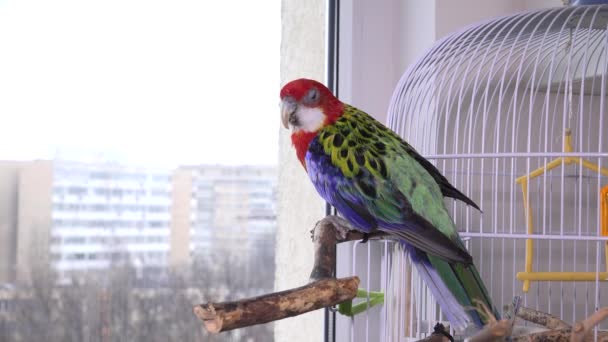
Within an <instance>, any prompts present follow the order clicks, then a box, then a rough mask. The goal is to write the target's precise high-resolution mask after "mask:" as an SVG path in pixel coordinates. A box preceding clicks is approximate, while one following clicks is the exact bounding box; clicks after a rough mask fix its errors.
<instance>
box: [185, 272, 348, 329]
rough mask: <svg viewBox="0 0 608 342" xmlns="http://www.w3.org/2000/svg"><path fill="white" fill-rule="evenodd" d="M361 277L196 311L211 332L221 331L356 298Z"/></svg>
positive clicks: (309, 285)
mask: <svg viewBox="0 0 608 342" xmlns="http://www.w3.org/2000/svg"><path fill="white" fill-rule="evenodd" d="M358 286H359V278H358V277H350V278H343V279H323V280H319V281H316V282H314V283H310V284H308V285H306V286H302V287H298V288H296V289H291V290H287V291H283V292H276V293H271V294H267V295H263V296H259V297H255V298H250V299H244V300H239V301H235V302H225V303H216V304H214V303H208V304H200V305H197V306H195V307H194V313H195V314H196V316H198V318H200V319H201V320H202V321H203V323H204V324H205V328H207V330H208V331H209V332H211V333H219V332H222V331H228V330H232V329H237V328H243V327H247V326H251V325H255V324H261V323H267V322H271V321H276V320H279V319H283V318H286V317H292V316H296V315H301V314H303V313H306V312H309V311H313V310H317V309H320V308H324V307H328V306H332V305H336V304H338V303H341V302H344V301H345V300H349V299H353V298H354V297H355V295H356V294H357V288H358Z"/></svg>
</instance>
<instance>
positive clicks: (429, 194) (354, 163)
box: [306, 104, 496, 324]
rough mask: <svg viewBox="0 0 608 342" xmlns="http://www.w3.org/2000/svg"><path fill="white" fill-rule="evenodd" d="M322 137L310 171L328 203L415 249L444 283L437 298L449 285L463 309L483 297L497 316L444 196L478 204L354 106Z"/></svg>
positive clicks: (310, 157)
mask: <svg viewBox="0 0 608 342" xmlns="http://www.w3.org/2000/svg"><path fill="white" fill-rule="evenodd" d="M316 139H317V140H315V141H313V142H312V143H311V147H310V148H309V151H308V154H307V156H306V165H307V169H308V173H309V175H310V177H311V179H312V180H313V183H314V184H315V186H316V187H317V190H318V191H319V192H320V193H321V194H322V196H323V197H324V198H325V199H326V200H327V201H328V202H330V203H331V204H332V205H334V206H336V207H337V208H338V210H339V211H340V212H341V213H342V214H343V215H344V216H345V217H346V218H348V219H349V220H351V221H352V222H354V223H355V225H357V226H359V227H360V228H362V230H364V231H373V230H376V229H378V230H383V231H387V232H390V233H391V234H393V235H395V236H397V237H399V238H401V239H402V240H403V241H405V242H407V244H408V245H410V246H413V247H414V248H415V252H411V254H412V255H413V257H415V258H416V261H417V262H418V264H420V265H422V266H421V267H427V268H428V269H427V270H426V272H427V273H428V281H427V283H428V282H437V281H440V282H442V284H434V285H433V284H429V286H430V287H431V288H433V286H434V287H435V290H434V292H435V296H436V297H437V296H439V297H443V296H445V294H444V293H443V292H446V290H445V288H446V287H447V291H448V292H450V293H451V295H453V296H454V297H455V298H456V301H457V302H458V303H459V304H460V305H462V306H463V307H471V306H473V305H474V304H475V303H474V302H473V299H478V300H480V301H481V302H483V303H485V304H486V305H487V306H488V308H489V309H491V310H493V311H494V312H495V314H496V310H495V309H494V308H493V306H492V304H491V301H490V299H489V296H488V294H487V291H486V289H485V287H484V285H483V283H482V282H481V279H480V278H479V275H478V273H477V270H476V269H475V266H473V265H472V258H471V256H470V255H469V254H468V252H467V251H466V249H465V247H464V244H463V242H462V241H461V239H460V237H459V236H458V233H457V230H456V226H455V224H454V222H453V220H452V218H451V217H450V215H449V213H448V211H447V209H446V208H445V205H444V202H443V197H444V196H448V197H453V198H456V199H459V200H462V201H464V202H466V203H467V204H469V205H472V206H474V207H475V208H478V207H477V205H475V203H474V202H473V201H472V200H470V199H469V198H468V197H466V196H465V195H464V194H462V193H461V192H460V191H458V190H457V189H456V188H454V187H453V186H452V185H451V184H450V183H449V182H448V181H447V179H446V178H445V177H444V176H443V175H441V173H440V172H439V171H438V170H437V169H436V168H435V166H433V165H432V164H431V163H430V162H428V161H427V160H426V159H424V158H423V157H422V156H420V155H419V154H418V153H417V152H416V150H415V149H414V148H413V147H412V146H410V145H409V144H408V143H407V142H405V141H404V140H403V139H401V138H400V137H399V136H398V135H397V134H395V133H394V132H392V131H391V130H389V129H388V128H386V127H385V126H384V125H382V124H381V123H379V122H378V121H376V120H375V119H373V118H372V117H371V116H369V115H367V114H366V113H364V112H362V111H360V110H358V109H356V108H354V107H352V106H349V105H346V104H345V105H344V112H343V114H342V115H341V116H340V117H339V118H338V119H337V120H336V122H335V123H334V124H331V125H327V126H325V127H323V128H322V129H320V130H319V132H318V134H317V138H316ZM420 252H423V253H420ZM424 253H428V254H424ZM419 269H420V268H419ZM435 272H436V273H437V274H438V275H439V277H440V278H441V279H440V280H438V279H435V278H437V277H435ZM438 300H439V301H440V302H441V298H438ZM445 305H448V304H445ZM442 307H443V306H442ZM460 310H462V308H461V309H460ZM444 311H446V308H444ZM454 315H458V314H457V313H454ZM474 316H475V317H476V318H474V320H475V321H476V322H477V323H478V324H479V323H481V321H482V320H481V319H480V318H479V316H477V315H474ZM461 322H462V321H461Z"/></svg>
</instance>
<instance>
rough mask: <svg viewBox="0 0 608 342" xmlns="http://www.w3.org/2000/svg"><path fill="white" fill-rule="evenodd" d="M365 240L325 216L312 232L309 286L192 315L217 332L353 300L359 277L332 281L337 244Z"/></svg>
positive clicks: (203, 306)
mask: <svg viewBox="0 0 608 342" xmlns="http://www.w3.org/2000/svg"><path fill="white" fill-rule="evenodd" d="M376 235H378V234H376ZM378 236H379V235H378ZM364 237H365V236H364V234H362V233H359V232H356V231H353V230H352V229H351V226H350V225H349V224H348V222H347V221H346V220H344V219H341V218H339V217H337V216H328V217H326V218H324V219H323V220H321V221H319V223H317V226H316V227H315V229H314V230H313V243H314V248H315V259H314V267H313V270H312V272H311V275H310V279H311V283H309V284H308V285H305V286H302V287H298V288H295V289H291V290H287V291H282V292H275V293H270V294H266V295H263V296H259V297H254V298H248V299H242V300H238V301H234V302H224V303H206V304H199V305H196V306H195V307H194V309H193V310H194V313H195V314H196V316H197V317H198V318H200V319H201V320H202V321H203V323H204V325H205V328H206V329H207V331H209V332H211V333H219V332H222V331H228V330H232V329H237V328H243V327H247V326H251V325H256V324H261V323H267V322H271V321H276V320H279V319H283V318H287V317H292V316H297V315H301V314H303V313H306V312H309V311H313V310H317V309H321V308H324V307H329V306H334V305H337V304H339V303H342V302H344V301H347V300H350V299H353V298H355V296H356V295H357V288H358V286H359V278H358V277H350V278H343V279H335V278H334V277H335V273H336V270H335V265H336V243H338V242H344V241H351V240H356V239H362V238H364ZM373 237H376V236H373ZM368 238H369V236H368Z"/></svg>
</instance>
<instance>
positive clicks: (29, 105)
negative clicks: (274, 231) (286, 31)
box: [0, 0, 280, 167]
mask: <svg viewBox="0 0 608 342" xmlns="http://www.w3.org/2000/svg"><path fill="white" fill-rule="evenodd" d="M279 45H280V1H279V0H273V1H266V0H265V1H251V0H238V1H204V0H199V1H181V0H164V1H155V0H145V1H138V0H109V1H108V0H104V1H90V0H72V1H70V0H54V1H48V0H42V1H34V0H0V118H1V121H0V159H19V160H23V159H35V158H52V157H53V156H54V155H55V153H56V152H57V151H58V150H60V151H63V152H64V154H65V152H66V151H67V152H68V153H67V155H70V154H71V155H79V154H81V153H84V154H90V153H91V152H95V153H100V152H101V153H104V154H107V155H109V156H110V157H111V158H116V159H118V160H120V161H123V162H130V163H135V164H138V165H150V166H163V167H164V166H166V167H173V166H177V165H178V164H194V163H223V164H274V163H276V160H277V151H278V146H277V145H278V130H279V109H278V102H279V100H278V91H279V87H280V84H279Z"/></svg>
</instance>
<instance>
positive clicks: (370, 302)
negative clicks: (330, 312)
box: [338, 289, 384, 317]
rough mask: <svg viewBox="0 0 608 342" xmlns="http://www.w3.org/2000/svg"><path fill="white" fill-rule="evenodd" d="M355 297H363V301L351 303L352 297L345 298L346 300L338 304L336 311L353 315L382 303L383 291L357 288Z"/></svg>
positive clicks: (349, 315)
mask: <svg viewBox="0 0 608 342" xmlns="http://www.w3.org/2000/svg"><path fill="white" fill-rule="evenodd" d="M356 298H365V301H363V302H360V303H357V304H354V305H353V300H352V299H351V300H347V301H346V302H343V303H340V304H338V312H339V313H341V314H342V315H345V316H348V317H353V316H355V315H356V314H360V313H362V312H364V311H365V310H367V309H369V308H372V307H374V306H376V305H378V304H383V303H384V293H382V292H373V291H370V292H367V291H365V290H362V289H358V290H357V297H356Z"/></svg>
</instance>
